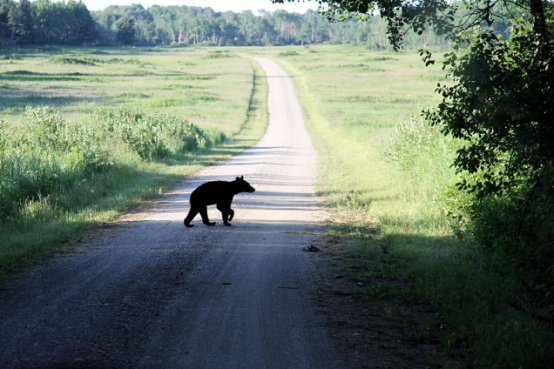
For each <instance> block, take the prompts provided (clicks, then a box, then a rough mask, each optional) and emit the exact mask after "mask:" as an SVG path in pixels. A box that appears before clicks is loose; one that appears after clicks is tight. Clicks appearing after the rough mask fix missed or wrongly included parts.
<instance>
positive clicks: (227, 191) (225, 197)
mask: <svg viewBox="0 0 554 369" xmlns="http://www.w3.org/2000/svg"><path fill="white" fill-rule="evenodd" d="M254 191H256V190H255V189H254V187H252V186H250V183H248V182H246V181H245V180H244V176H241V177H240V178H239V177H237V179H235V180H234V181H231V182H227V181H212V182H206V183H204V184H201V185H200V186H198V188H197V189H195V190H194V191H192V193H191V194H190V211H189V213H188V215H187V217H186V218H185V226H187V227H194V226H193V225H192V224H190V222H191V221H192V220H193V219H194V217H195V216H196V214H198V213H200V215H201V216H202V223H204V224H205V225H207V226H213V225H215V223H212V222H210V220H209V219H208V205H213V204H217V209H218V210H219V211H221V215H222V216H223V223H224V224H225V225H226V226H230V225H231V223H229V222H230V221H231V220H232V219H233V215H235V212H234V211H233V209H231V202H232V201H233V196H235V195H236V194H237V193H239V192H254Z"/></svg>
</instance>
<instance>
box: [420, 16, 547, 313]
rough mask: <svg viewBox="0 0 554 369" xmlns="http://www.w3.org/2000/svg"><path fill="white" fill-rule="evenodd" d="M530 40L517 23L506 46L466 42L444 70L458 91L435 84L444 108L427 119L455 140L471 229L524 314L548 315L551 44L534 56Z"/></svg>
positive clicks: (487, 40)
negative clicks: (517, 295)
mask: <svg viewBox="0 0 554 369" xmlns="http://www.w3.org/2000/svg"><path fill="white" fill-rule="evenodd" d="M534 32H535V31H534V29H533V28H532V27H531V25H530V24H526V23H524V22H519V23H516V24H515V26H514V36H513V37H512V38H511V39H510V40H507V41H500V40H498V39H497V37H496V36H495V35H494V34H493V33H491V32H484V33H475V34H472V35H470V36H469V41H470V47H469V49H468V52H467V54H466V55H464V56H463V57H462V58H461V59H459V60H458V59H457V57H456V55H455V54H449V55H448V58H447V60H446V62H445V64H446V65H447V66H449V67H450V71H451V73H452V74H453V76H454V78H456V79H457V80H458V83H457V84H456V85H454V86H440V87H439V92H440V93H441V94H442V96H443V102H442V103H441V104H440V105H439V106H438V108H437V109H436V110H433V111H429V112H428V113H427V116H428V118H429V119H430V120H431V121H432V122H433V123H435V124H441V125H442V127H443V131H444V132H445V133H447V134H451V135H453V136H454V137H457V138H460V139H462V140H464V142H465V144H464V145H463V147H462V148H461V149H459V150H458V152H457V156H456V159H455V160H454V166H455V167H456V168H457V170H458V171H459V172H460V173H465V175H464V176H463V179H462V181H461V182H460V183H459V185H458V186H459V189H460V190H463V191H467V193H468V194H469V196H470V198H471V199H472V201H470V202H469V203H468V205H467V206H466V211H467V212H468V214H469V221H470V230H471V232H472V235H473V236H474V237H475V239H476V240H477V241H479V242H480V243H481V245H482V246H483V251H484V252H485V253H486V255H488V257H489V265H490V267H491V268H492V269H493V270H495V271H497V272H499V273H500V274H501V275H503V276H504V277H505V278H506V279H507V280H508V281H510V282H511V283H512V284H513V285H514V288H517V289H518V290H520V291H521V293H522V299H523V300H524V301H523V302H521V301H520V302H518V303H521V304H524V305H525V306H530V309H531V310H532V309H534V308H535V307H537V305H538V306H542V307H544V306H549V307H550V309H554V269H553V268H552V265H553V262H554V231H553V230H554V147H553V145H552V142H554V131H552V122H554V95H553V94H552V93H551V91H550V90H551V86H552V85H553V84H554V73H553V72H552V70H551V68H549V67H547V66H548V65H551V64H552V61H553V60H552V58H553V56H552V52H551V50H553V48H554V44H552V41H549V43H547V44H545V45H542V48H544V49H546V50H549V51H544V50H542V51H541V47H537V45H536V43H535V42H534V41H533V40H534V39H535V37H536V35H535V33H534ZM527 300H529V301H527ZM549 314H552V312H550V313H549Z"/></svg>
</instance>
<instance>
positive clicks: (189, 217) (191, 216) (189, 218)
mask: <svg viewBox="0 0 554 369" xmlns="http://www.w3.org/2000/svg"><path fill="white" fill-rule="evenodd" d="M196 214H198V210H197V209H195V208H193V207H191V208H190V211H189V213H188V215H187V217H186V218H185V222H184V223H185V227H194V225H192V224H190V222H192V220H193V219H194V217H195V216H196Z"/></svg>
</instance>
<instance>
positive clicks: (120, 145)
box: [0, 107, 225, 221]
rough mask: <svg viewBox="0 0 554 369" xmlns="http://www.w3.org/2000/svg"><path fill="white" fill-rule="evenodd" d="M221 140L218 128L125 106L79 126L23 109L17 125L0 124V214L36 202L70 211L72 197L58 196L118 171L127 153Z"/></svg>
mask: <svg viewBox="0 0 554 369" xmlns="http://www.w3.org/2000/svg"><path fill="white" fill-rule="evenodd" d="M224 140H225V135H224V134H223V133H221V132H220V131H218V130H215V129H211V130H202V129H200V128H198V127H197V126H195V125H193V124H191V123H189V122H187V121H186V120H184V119H180V118H176V117H172V116H170V115H166V114H158V113H145V112H142V111H139V110H137V109H131V108H126V107H123V108H119V109H115V110H105V109H104V110H100V111H98V112H97V113H95V114H93V115H92V116H91V117H89V119H87V121H86V122H84V123H83V124H72V123H70V122H68V121H66V120H64V119H63V118H62V117H61V115H60V113H59V112H57V111H55V110H51V109H49V108H27V111H26V113H25V119H24V121H23V122H22V123H21V124H9V123H7V122H1V125H0V217H1V218H3V219H5V220H12V221H15V220H17V219H19V218H20V217H21V216H22V213H21V211H22V209H23V208H24V207H26V205H28V204H29V203H30V202H36V201H39V202H41V201H43V202H44V201H46V202H47V203H48V204H49V206H51V207H52V206H53V207H56V208H57V209H58V210H60V211H67V210H70V208H71V207H72V206H76V203H75V201H76V200H75V199H73V200H71V201H70V200H65V199H64V194H67V193H69V192H71V191H72V188H74V187H76V186H77V187H79V186H86V185H87V183H88V182H91V181H92V180H93V178H94V177H95V176H106V175H109V172H110V171H112V170H114V168H116V169H117V170H121V166H124V165H125V163H129V160H131V161H132V160H134V159H132V158H133V157H140V158H142V159H149V160H153V159H162V158H168V157H170V156H182V155H185V154H187V153H190V152H192V151H195V150H198V149H204V148H210V147H213V146H214V145H218V144H221V143H222V142H223V141H224ZM129 152H131V153H133V155H131V156H130V157H129ZM77 202H79V201H77Z"/></svg>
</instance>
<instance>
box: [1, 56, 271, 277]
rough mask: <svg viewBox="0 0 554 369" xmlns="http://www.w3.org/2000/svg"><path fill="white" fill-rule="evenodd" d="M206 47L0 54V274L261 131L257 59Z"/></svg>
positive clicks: (261, 84) (248, 141) (233, 149)
mask: <svg viewBox="0 0 554 369" xmlns="http://www.w3.org/2000/svg"><path fill="white" fill-rule="evenodd" d="M10 55H14V54H13V50H12V51H11V53H10ZM211 55H213V54H212V53H211V52H210V51H209V50H206V49H202V50H172V49H166V50H156V51H155V52H153V50H149V49H142V50H137V49H123V48H120V49H113V48H111V49H107V50H101V49H87V48H80V49H72V48H54V50H48V51H47V52H45V51H44V50H42V49H40V48H38V49H23V50H18V52H17V57H11V58H8V59H5V61H4V62H2V63H1V64H0V85H1V86H2V95H1V96H0V106H1V107H2V110H1V115H0V274H3V273H5V272H8V271H11V270H13V269H16V268H18V267H20V266H22V265H25V264H27V263H32V262H35V261H37V260H40V258H41V257H43V256H44V255H45V254H46V253H48V251H49V250H51V249H52V248H55V247H57V246H58V245H60V244H62V243H65V242H67V241H69V240H71V239H72V238H74V237H76V236H77V235H78V234H79V233H81V232H82V231H83V230H85V229H87V228H90V227H91V226H94V225H98V224H100V223H103V222H107V221H110V220H113V219H114V218H115V217H117V216H118V215H119V214H121V213H122V212H123V211H125V210H127V209H129V208H130V207H133V206H137V205H138V204H140V203H142V202H144V201H145V200H147V199H149V198H152V197H153V196H156V195H158V194H161V193H162V192H163V190H164V189H167V188H168V187H170V186H172V185H174V184H175V183H176V182H178V181H180V180H182V179H184V178H185V177H186V176H187V175H190V174H192V173H194V172H195V171H197V170H198V169H200V168H201V167H203V166H206V165H209V164H211V163H214V162H216V161H220V160H223V159H225V158H228V157H229V156H230V155H233V154H236V153H239V152H240V151H242V150H244V149H246V148H247V147H250V146H252V145H253V144H255V143H256V141H257V140H258V139H259V138H261V136H262V134H263V131H264V129H265V124H266V116H265V114H266V113H265V99H266V93H267V91H266V87H265V79H264V78H263V72H262V71H261V69H260V67H259V66H258V65H257V63H255V62H253V61H251V60H249V59H248V58H243V57H235V58H232V59H219V58H210V57H209V56H211Z"/></svg>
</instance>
